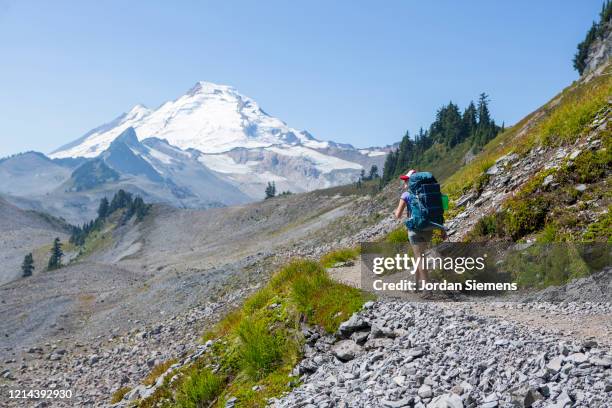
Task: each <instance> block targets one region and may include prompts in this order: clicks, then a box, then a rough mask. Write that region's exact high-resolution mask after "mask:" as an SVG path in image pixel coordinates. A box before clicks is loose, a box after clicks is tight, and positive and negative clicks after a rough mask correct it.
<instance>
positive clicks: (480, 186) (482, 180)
mask: <svg viewBox="0 0 612 408" xmlns="http://www.w3.org/2000/svg"><path fill="white" fill-rule="evenodd" d="M490 178H491V176H490V175H489V174H488V173H486V172H484V173H482V174H481V175H480V176H478V178H477V179H476V180H474V184H473V186H472V187H473V188H474V190H475V191H476V192H477V193H478V194H479V195H480V194H481V193H482V191H483V190H484V188H485V187H486V185H487V183H488V182H489V179H490Z"/></svg>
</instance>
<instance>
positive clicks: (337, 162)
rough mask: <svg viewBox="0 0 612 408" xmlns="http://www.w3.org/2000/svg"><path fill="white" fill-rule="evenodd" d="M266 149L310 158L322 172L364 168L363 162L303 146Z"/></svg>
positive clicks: (286, 154) (284, 154) (281, 153)
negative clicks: (348, 159)
mask: <svg viewBox="0 0 612 408" xmlns="http://www.w3.org/2000/svg"><path fill="white" fill-rule="evenodd" d="M266 150H269V151H272V152H274V153H277V154H280V155H283V156H293V157H304V158H306V159H308V160H310V162H312V163H313V164H314V165H315V166H316V167H317V169H319V170H320V171H321V172H322V173H329V172H331V171H333V170H338V169H354V170H361V169H362V168H363V166H362V165H361V164H358V163H353V162H350V161H347V160H343V159H339V158H337V157H334V156H328V155H326V154H323V153H320V152H318V151H316V150H312V149H309V148H307V147H303V146H291V147H287V148H284V147H276V146H274V147H269V148H267V149H266Z"/></svg>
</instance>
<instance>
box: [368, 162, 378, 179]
mask: <svg viewBox="0 0 612 408" xmlns="http://www.w3.org/2000/svg"><path fill="white" fill-rule="evenodd" d="M368 177H369V179H370V180H374V179H377V178H378V177H379V176H378V166H377V165H375V164H373V165H372V167H370V175H369V176H368Z"/></svg>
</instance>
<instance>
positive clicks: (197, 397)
mask: <svg viewBox="0 0 612 408" xmlns="http://www.w3.org/2000/svg"><path fill="white" fill-rule="evenodd" d="M223 385H224V379H223V378H222V377H220V376H218V375H216V374H214V373H213V372H212V371H210V370H209V369H202V370H197V371H195V370H194V371H193V372H192V374H191V376H190V377H189V378H187V379H186V380H185V381H183V383H182V386H181V389H180V391H179V393H178V395H177V406H178V407H180V408H201V407H206V406H208V405H209V404H210V402H212V401H214V400H215V399H216V398H217V397H218V396H219V394H220V393H221V391H222V390H223Z"/></svg>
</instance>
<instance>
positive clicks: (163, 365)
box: [142, 358, 178, 385]
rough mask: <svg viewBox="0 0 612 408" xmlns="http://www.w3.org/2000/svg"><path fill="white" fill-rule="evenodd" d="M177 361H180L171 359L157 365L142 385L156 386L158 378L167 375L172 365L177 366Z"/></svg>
mask: <svg viewBox="0 0 612 408" xmlns="http://www.w3.org/2000/svg"><path fill="white" fill-rule="evenodd" d="M177 361H178V360H177V359H175V358H171V359H170V360H166V361H163V362H161V363H159V364H157V365H156V366H155V367H153V369H152V370H151V372H150V373H149V374H148V375H147V376H146V377H145V379H144V380H143V381H142V383H143V384H144V385H153V384H155V381H156V380H157V377H159V376H160V375H162V374H163V373H165V372H166V370H167V369H169V368H170V366H171V365H173V364H176V362H177Z"/></svg>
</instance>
